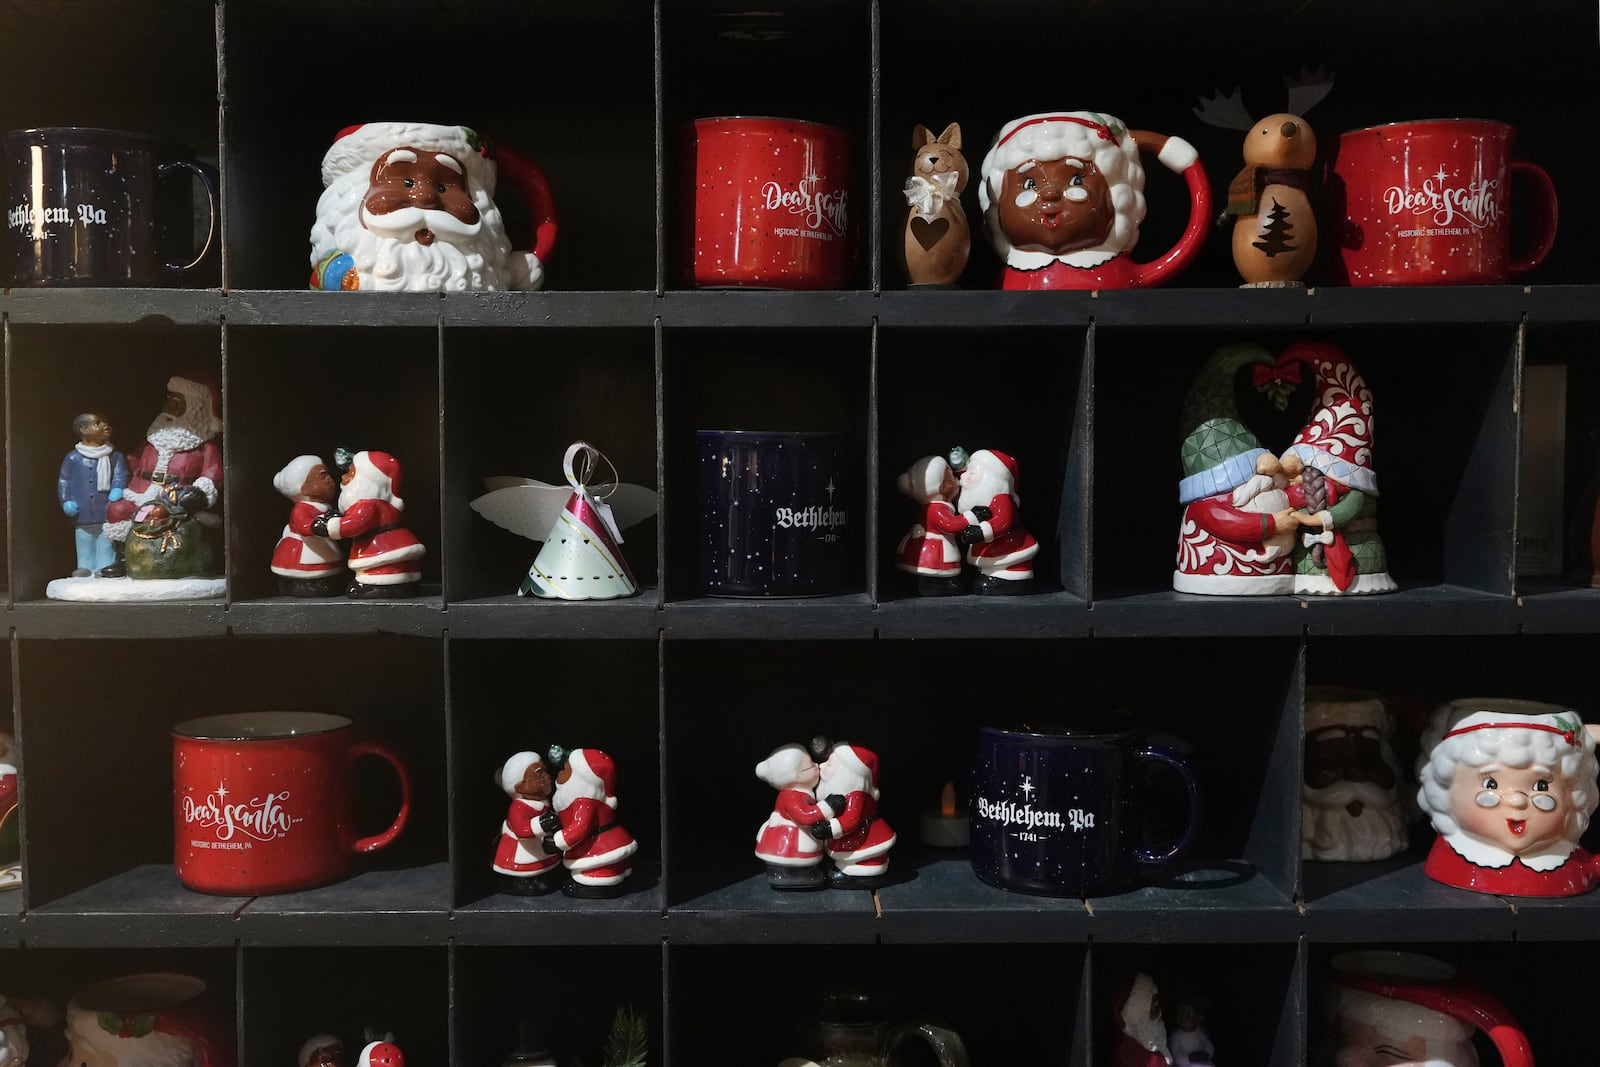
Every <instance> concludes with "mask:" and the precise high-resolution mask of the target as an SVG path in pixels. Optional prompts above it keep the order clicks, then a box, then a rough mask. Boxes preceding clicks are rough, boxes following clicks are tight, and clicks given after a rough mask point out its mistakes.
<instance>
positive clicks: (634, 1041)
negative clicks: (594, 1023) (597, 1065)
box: [601, 1004, 650, 1067]
mask: <svg viewBox="0 0 1600 1067" xmlns="http://www.w3.org/2000/svg"><path fill="white" fill-rule="evenodd" d="M601 1052H602V1054H603V1055H604V1057H605V1058H604V1060H603V1061H602V1067H645V1058H646V1057H647V1056H649V1055H650V1020H649V1019H647V1018H645V1016H644V1013H643V1012H637V1011H634V1010H633V1005H632V1004H629V1005H627V1006H626V1007H621V1008H618V1009H617V1014H616V1017H615V1018H613V1019H612V1020H611V1032H610V1033H609V1034H607V1035H606V1043H605V1046H604V1047H603V1048H602V1049H601Z"/></svg>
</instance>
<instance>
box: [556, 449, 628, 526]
mask: <svg viewBox="0 0 1600 1067" xmlns="http://www.w3.org/2000/svg"><path fill="white" fill-rule="evenodd" d="M574 460H576V461H577V462H576V463H574ZM601 460H604V461H605V464H606V466H607V467H610V468H611V480H610V481H609V482H602V483H601V485H602V486H604V487H606V488H607V489H608V490H609V491H608V492H605V493H602V494H600V495H599V496H596V495H595V494H593V493H591V492H590V491H589V485H590V479H591V478H592V477H593V476H594V473H595V471H596V470H597V469H598V468H599V466H600V461H601ZM561 471H562V473H563V474H565V475H566V476H567V484H568V485H570V486H572V491H573V492H575V493H577V494H579V495H580V496H582V497H583V499H584V500H585V501H586V502H587V503H588V504H589V506H590V507H591V508H593V509H594V511H595V514H596V515H599V516H600V521H601V522H603V523H605V525H606V532H607V533H609V534H610V535H611V538H612V540H613V541H614V542H615V543H617V544H619V545H620V544H622V531H621V530H620V529H619V528H618V527H617V520H616V519H615V518H613V517H612V515H611V505H610V504H607V503H606V502H605V501H606V497H608V496H610V495H611V494H612V493H614V492H616V490H617V482H619V481H621V477H620V476H619V475H618V474H617V467H616V464H614V463H612V462H611V459H610V457H609V456H607V455H606V454H605V453H604V452H602V451H600V450H599V449H598V448H596V447H594V446H593V445H591V444H590V443H589V442H587V441H574V442H572V444H571V445H569V446H568V447H567V454H566V455H565V456H562V457H561Z"/></svg>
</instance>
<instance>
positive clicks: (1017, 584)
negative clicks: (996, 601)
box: [956, 448, 1039, 596]
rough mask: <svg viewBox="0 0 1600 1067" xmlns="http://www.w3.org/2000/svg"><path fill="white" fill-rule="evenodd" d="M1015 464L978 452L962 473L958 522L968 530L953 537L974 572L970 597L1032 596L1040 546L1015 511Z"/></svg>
mask: <svg viewBox="0 0 1600 1067" xmlns="http://www.w3.org/2000/svg"><path fill="white" fill-rule="evenodd" d="M1021 504H1022V497H1020V496H1018V495H1017V461H1016V460H1014V459H1012V458H1011V457H1010V456H1008V455H1006V454H1005V453H1004V452H996V451H994V450H993V449H988V448H980V449H979V450H978V451H976V452H974V453H972V457H971V458H970V459H968V460H967V467H966V469H965V470H963V471H962V472H961V518H962V519H963V520H964V521H965V522H966V523H967V528H966V529H965V530H962V531H961V532H960V533H959V534H957V535H956V540H958V541H959V542H960V543H961V544H963V545H965V546H966V549H967V562H968V563H970V564H972V565H973V566H975V567H977V568H978V576H977V577H976V578H974V579H973V581H972V591H973V592H974V593H977V594H979V595H980V596H981V595H988V596H1007V595H1020V594H1023V593H1031V592H1033V591H1034V590H1035V588H1036V586H1035V583H1034V581H1033V557H1034V556H1037V555H1038V554H1039V542H1038V541H1036V540H1035V539H1034V536H1033V534H1031V533H1029V532H1028V529H1027V527H1025V526H1023V525H1022V519H1021V516H1020V513H1019V511H1018V508H1019V507H1020V506H1021Z"/></svg>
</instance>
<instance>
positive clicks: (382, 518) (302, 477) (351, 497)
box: [272, 449, 428, 600]
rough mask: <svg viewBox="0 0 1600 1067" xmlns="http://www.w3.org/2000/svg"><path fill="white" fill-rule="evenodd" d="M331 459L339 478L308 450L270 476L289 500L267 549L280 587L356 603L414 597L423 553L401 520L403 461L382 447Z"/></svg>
mask: <svg viewBox="0 0 1600 1067" xmlns="http://www.w3.org/2000/svg"><path fill="white" fill-rule="evenodd" d="M336 459H337V460H338V461H339V462H340V463H341V466H342V469H343V473H342V475H341V477H340V479H339V481H338V482H335V481H334V478H333V474H332V472H331V471H330V470H329V469H328V465H327V464H326V463H324V462H323V461H322V459H321V458H320V457H318V456H312V455H305V456H296V457H295V458H294V459H292V460H290V461H289V463H288V464H287V465H286V466H285V467H284V468H283V469H282V470H280V471H279V472H278V473H277V474H276V475H274V476H273V479H272V484H273V487H274V488H276V489H277V490H278V492H280V493H282V494H283V496H284V497H285V498H286V499H288V500H289V501H290V503H291V505H292V507H291V508H290V510H289V520H288V522H286V523H285V524H284V527H283V533H282V534H280V535H279V537H278V544H277V547H276V548H274V549H273V552H272V573H273V574H274V575H276V576H277V580H278V591H279V592H280V593H283V594H284V595H285V596H304V597H314V596H337V595H338V594H340V593H342V592H343V593H348V595H349V596H350V597H352V598H355V599H359V600H376V599H397V598H401V597H409V596H415V595H416V594H417V592H418V590H419V589H420V587H421V582H422V564H421V562H420V561H421V559H422V557H423V556H424V555H426V554H427V551H428V550H427V547H426V546H425V545H423V543H422V542H421V541H419V540H417V537H416V535H415V534H413V533H412V532H411V531H410V530H409V529H408V528H407V527H406V526H405V525H404V524H403V523H402V522H401V513H402V512H403V511H404V510H405V500H404V498H403V497H401V495H400V461H399V460H397V459H395V458H394V457H393V456H391V455H390V454H389V453H387V452H373V451H363V452H356V453H349V452H347V451H345V450H343V449H340V450H339V451H338V452H337V453H336ZM346 543H348V545H349V556H348V558H346V555H345V544H346ZM347 569H348V572H349V573H350V575H352V578H350V579H347V578H345V573H346V571H347Z"/></svg>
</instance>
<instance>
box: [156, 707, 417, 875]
mask: <svg viewBox="0 0 1600 1067" xmlns="http://www.w3.org/2000/svg"><path fill="white" fill-rule="evenodd" d="M352 726H353V724H352V723H351V722H350V720H349V719H346V718H344V717H343V716H339V715H325V714H323V713H321V712H314V711H262V712H244V713H241V714H236V715H212V716H208V717H206V718H203V719H190V720H189V721H188V722H181V723H179V724H178V725H177V726H174V727H173V728H172V787H173V812H172V829H173V835H172V836H173V845H174V853H175V861H174V862H175V864H176V866H177V869H178V880H179V881H181V882H182V883H183V884H184V885H186V886H188V887H189V888H190V889H195V890H198V891H200V892H202V893H221V894H224V895H227V896H253V895H259V894H265V893H288V892H291V891H293V890H296V889H309V888H311V887H312V886H318V885H324V884H326V883H328V882H332V881H335V880H337V879H338V878H340V877H342V876H343V875H344V874H345V872H346V871H348V870H349V869H350V864H351V862H352V860H353V859H354V857H355V855H356V854H357V853H361V852H376V851H377V850H378V849H380V848H383V847H385V846H386V845H388V844H390V843H391V842H393V841H394V839H395V838H396V837H398V836H400V831H401V830H402V829H403V828H404V827H405V824H406V818H407V817H408V816H409V815H410V813H411V778H410V776H409V775H408V774H407V773H406V768H405V765H404V764H403V763H401V762H400V760H399V758H398V757H397V756H395V754H394V753H393V752H390V751H389V750H388V749H387V748H385V747H383V746H382V745H378V744H374V743H372V742H368V741H357V740H355V739H354V737H353V736H352V733H353V729H352ZM358 756H378V757H380V758H382V759H384V760H387V761H388V763H389V765H390V766H391V767H393V768H394V772H395V774H396V775H398V776H399V779H400V812H399V814H398V815H396V816H395V818H394V822H393V823H392V824H391V825H390V826H389V828H388V829H387V830H385V831H384V832H383V833H381V834H375V835H373V836H372V837H361V838H358V837H356V835H355V829H354V823H355V817H354V811H355V789H354V786H353V784H352V779H351V766H350V765H351V764H352V763H354V762H355V760H356V758H357V757H358Z"/></svg>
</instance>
